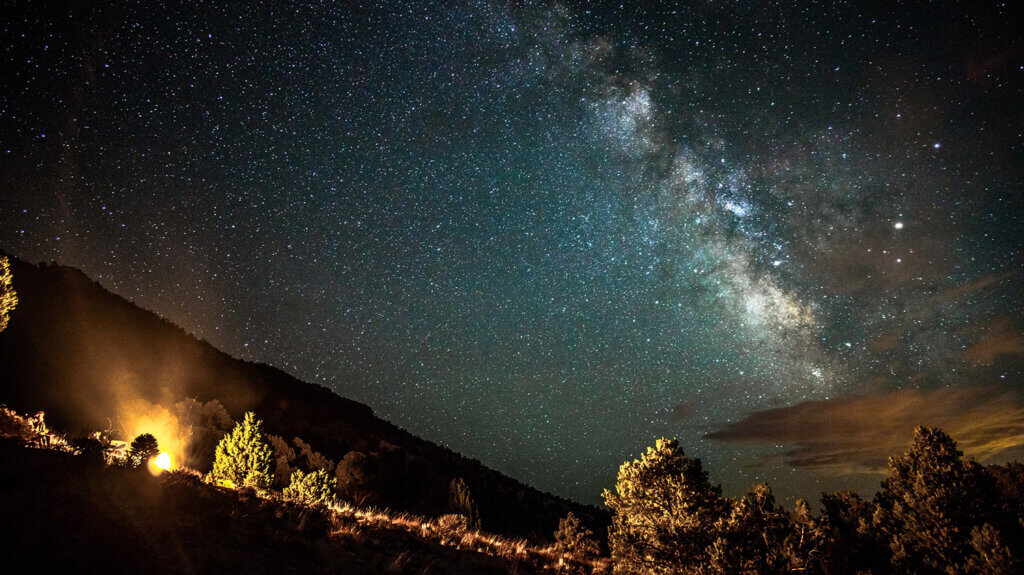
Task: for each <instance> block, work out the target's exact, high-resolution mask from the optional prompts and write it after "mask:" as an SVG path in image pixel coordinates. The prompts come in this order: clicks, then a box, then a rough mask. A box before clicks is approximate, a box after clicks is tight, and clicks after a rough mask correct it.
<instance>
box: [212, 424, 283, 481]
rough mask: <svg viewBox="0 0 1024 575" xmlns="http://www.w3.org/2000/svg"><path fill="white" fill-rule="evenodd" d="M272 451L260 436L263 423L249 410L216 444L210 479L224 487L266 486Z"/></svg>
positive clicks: (270, 476)
mask: <svg viewBox="0 0 1024 575" xmlns="http://www.w3.org/2000/svg"><path fill="white" fill-rule="evenodd" d="M272 461H273V452H272V451H271V449H270V445H268V444H267V439H266V437H265V436H264V435H263V422H262V421H260V420H258V419H256V415H255V414H254V413H252V412H251V411H250V412H248V413H246V414H245V418H244V419H243V420H242V422H241V423H239V424H238V425H236V426H235V428H234V429H233V430H231V433H229V434H227V435H225V436H224V438H223V439H221V440H220V443H218V444H217V451H216V455H215V457H214V461H213V471H211V472H210V477H211V479H212V480H213V481H214V482H216V483H218V484H220V485H223V486H225V487H232V488H236V487H243V486H244V487H253V488H256V489H267V488H269V487H270V481H271V478H272V475H271V473H270V466H271V462H272Z"/></svg>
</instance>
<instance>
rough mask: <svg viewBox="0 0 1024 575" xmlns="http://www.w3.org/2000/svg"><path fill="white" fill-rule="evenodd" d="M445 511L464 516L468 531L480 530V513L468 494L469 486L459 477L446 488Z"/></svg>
mask: <svg viewBox="0 0 1024 575" xmlns="http://www.w3.org/2000/svg"><path fill="white" fill-rule="evenodd" d="M446 507H447V511H448V512H449V513H455V514H458V515H463V516H465V518H466V520H467V521H468V522H469V528H470V529H480V511H479V510H478V509H477V507H476V502H474V501H473V497H472V496H471V495H470V494H469V486H468V485H466V482H465V481H464V480H463V479H462V478H461V477H456V478H455V479H452V482H451V484H450V485H449V486H448V504H447V506H446Z"/></svg>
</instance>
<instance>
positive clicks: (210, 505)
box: [0, 439, 534, 574]
mask: <svg viewBox="0 0 1024 575" xmlns="http://www.w3.org/2000/svg"><path fill="white" fill-rule="evenodd" d="M18 443H19V442H18V441H16V440H11V439H2V440H0V457H2V460H3V462H4V464H3V465H2V466H0V509H2V512H0V533H3V537H0V553H2V556H3V557H4V570H5V572H9V573H16V572H32V573H71V572H73V573H147V574H162V573H168V574H170V573H174V574H178V573H252V574H257V573H351V574H356V573H383V572H388V573H435V574H441V573H510V572H518V573H529V572H533V571H534V569H533V568H531V566H530V565H526V564H523V563H515V562H513V561H510V560H507V559H503V558H499V557H493V556H489V555H486V554H482V553H476V552H473V551H465V550H457V549H453V548H451V547H444V546H441V545H438V544H436V543H433V542H430V541H424V540H421V539H419V538H416V537H414V536H412V535H410V534H406V533H403V532H400V531H396V530H378V529H373V528H370V527H354V526H351V525H345V524H340V525H339V524H336V520H333V519H332V518H331V517H330V515H329V514H328V513H327V512H324V511H321V510H316V509H309V508H304V507H300V506H295V505H287V504H281V503H275V502H272V501H267V500H263V499H260V498H258V497H255V496H254V495H252V494H251V493H245V492H235V491H231V490H226V489H221V488H217V487H214V486H211V485H208V484H205V483H203V482H201V481H199V480H197V479H195V478H193V477H190V476H189V475H187V474H182V473H172V474H165V475H164V476H162V477H152V476H150V474H149V473H146V472H145V471H141V470H129V469H118V468H114V467H107V466H104V465H97V464H89V463H88V462H87V461H85V458H83V457H76V456H73V455H69V454H67V453H59V452H55V451H48V450H42V449H29V448H25V447H22V446H20V445H18Z"/></svg>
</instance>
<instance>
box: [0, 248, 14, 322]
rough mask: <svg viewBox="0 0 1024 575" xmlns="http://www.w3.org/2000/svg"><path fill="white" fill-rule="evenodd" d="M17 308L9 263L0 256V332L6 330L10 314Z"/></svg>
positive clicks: (4, 257) (5, 257)
mask: <svg viewBox="0 0 1024 575" xmlns="http://www.w3.org/2000/svg"><path fill="white" fill-rule="evenodd" d="M17 306H18V294H17V292H15V291H14V277H13V276H12V275H11V262H10V261H9V260H8V259H7V256H0V331H3V330H5V329H7V322H8V321H9V320H10V317H11V312H12V311H14V308H15V307H17Z"/></svg>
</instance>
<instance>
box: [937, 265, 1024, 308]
mask: <svg viewBox="0 0 1024 575" xmlns="http://www.w3.org/2000/svg"><path fill="white" fill-rule="evenodd" d="M1015 275H1017V272H1016V271H1008V272H999V273H993V274H988V275H984V276H981V277H977V278H975V279H972V280H970V281H968V282H966V283H964V284H961V285H958V286H956V287H954V288H951V289H947V290H945V291H942V292H939V293H937V294H935V295H934V296H932V297H931V301H932V302H934V303H940V304H944V303H950V302H953V301H956V300H958V299H960V298H962V297H964V296H967V295H971V294H973V293H975V292H979V291H981V290H983V289H985V288H988V287H990V286H994V285H996V284H998V283H1000V282H1002V281H1003V280H1005V279H1009V278H1011V277H1013V276H1015Z"/></svg>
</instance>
